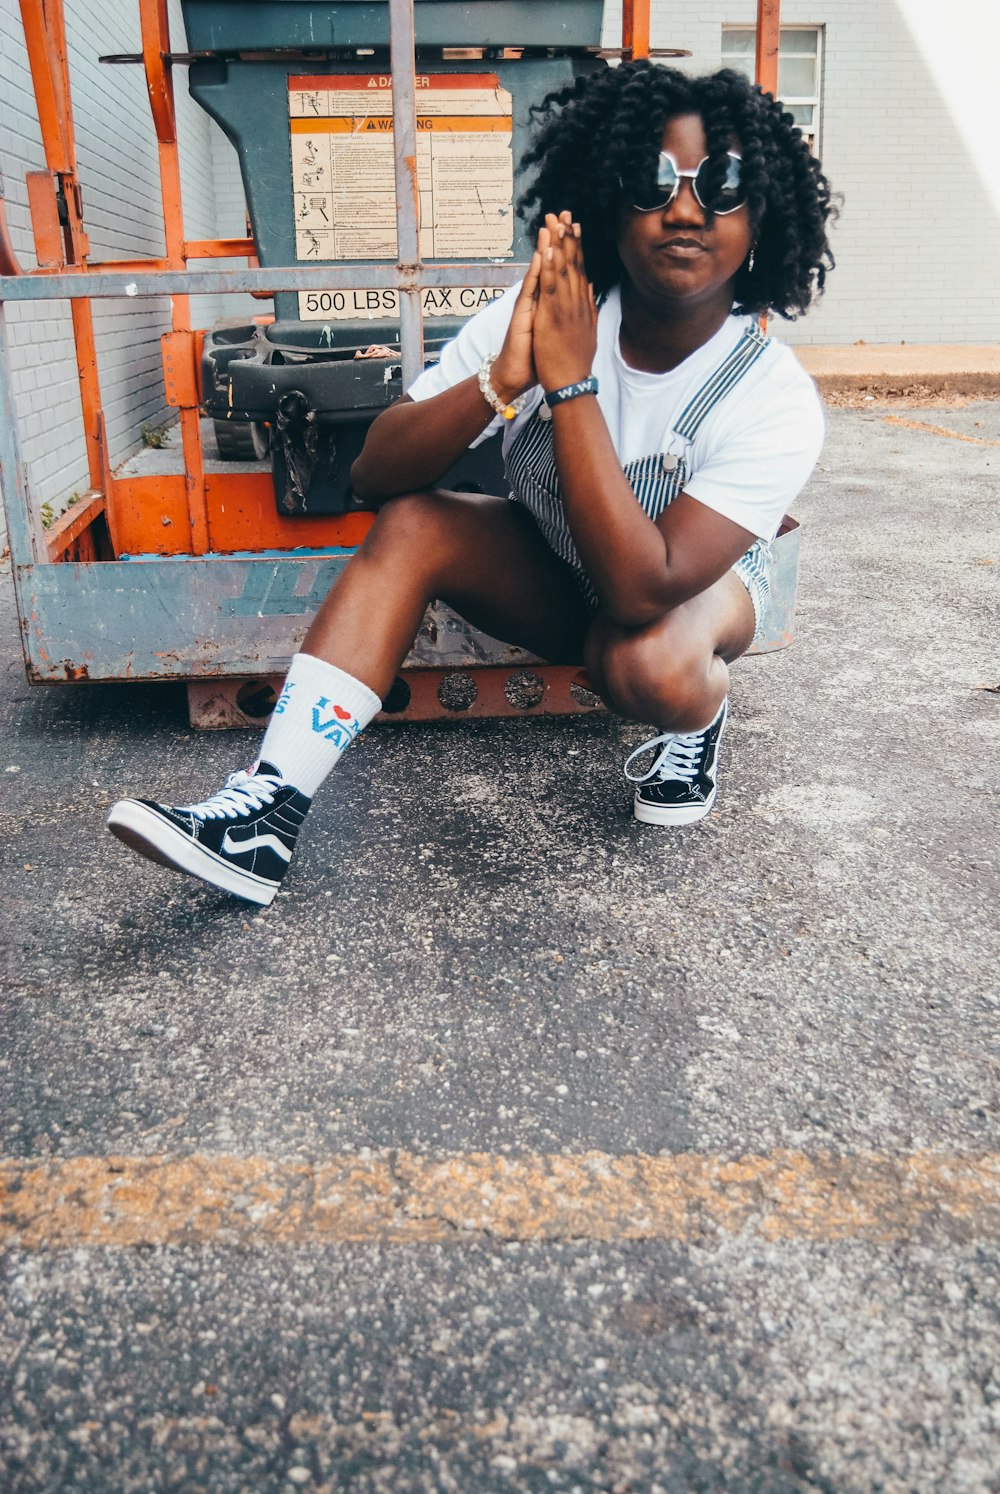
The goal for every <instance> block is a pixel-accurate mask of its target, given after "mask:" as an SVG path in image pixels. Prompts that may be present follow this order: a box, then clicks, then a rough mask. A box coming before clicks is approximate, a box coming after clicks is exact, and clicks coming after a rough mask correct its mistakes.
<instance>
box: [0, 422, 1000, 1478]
mask: <svg viewBox="0 0 1000 1494" xmlns="http://www.w3.org/2000/svg"><path fill="white" fill-rule="evenodd" d="M998 474H1000V403H997V402H988V401H983V402H982V403H978V404H968V405H964V406H962V407H959V408H952V407H949V408H941V409H939V410H935V409H932V408H931V409H929V408H928V407H927V406H926V405H924V406H921V407H920V408H917V409H912V410H908V409H906V408H903V407H899V406H896V407H894V408H892V409H891V410H889V409H882V408H879V407H876V406H875V405H873V406H872V408H871V409H861V410H851V409H835V410H831V411H830V433H829V440H828V443H827V446H826V449H825V451H824V454H823V456H822V458H821V460H820V465H819V468H818V469H817V471H816V473H815V474H814V476H813V478H812V480H811V481H810V484H809V486H808V488H807V490H806V492H805V493H804V494H803V496H802V499H801V501H800V503H799V504H798V506H797V508H796V513H797V515H798V517H799V518H800V519H801V520H802V524H803V553H802V576H801V582H800V600H799V609H798V627H797V639H796V642H795V644H794V646H793V647H792V648H790V649H788V650H786V651H783V652H781V653H775V654H771V655H766V656H761V657H755V658H751V659H747V660H744V661H742V662H741V663H740V664H739V665H737V666H736V668H735V669H734V671H733V688H732V697H731V699H732V723H731V727H730V730H729V735H728V738H727V741H726V744H725V747H724V758H723V766H722V770H721V775H720V794H719V799H718V803H717V806H716V808H715V810H714V811H713V813H712V814H711V816H710V817H709V818H708V819H707V820H706V821H704V822H703V823H701V824H700V825H696V826H691V827H688V828H686V829H683V830H681V831H676V832H671V831H665V830H661V829H658V828H655V827H649V826H640V825H638V824H636V823H635V822H634V821H633V820H632V818H631V816H630V808H629V796H628V793H627V792H626V787H625V785H624V782H623V780H622V778H621V772H620V769H621V762H622V760H623V758H624V756H625V754H626V752H627V751H628V750H630V749H631V748H632V747H633V746H635V745H637V744H638V743H639V742H640V741H641V740H643V738H644V736H645V735H647V734H648V733H647V732H646V731H645V728H643V727H642V726H639V725H635V724H627V723H623V722H621V721H618V720H616V719H612V718H609V717H606V716H602V717H586V718H564V719H558V720H556V719H553V720H544V719H524V720H507V721H503V722H497V723H493V722H465V723H464V724H463V723H462V722H448V723H442V724H440V725H437V724H435V725H429V726H420V725H409V726H384V727H382V726H380V727H377V728H370V729H369V730H368V731H366V732H365V734H364V736H363V738H362V739H361V741H360V742H359V743H358V744H356V745H355V747H354V748H352V749H351V752H350V753H349V754H348V755H347V756H346V757H345V758H344V760H343V762H342V763H341V764H340V766H339V767H338V769H337V771H336V773H335V775H334V777H333V778H331V780H330V781H329V783H328V784H327V785H326V787H325V789H324V790H323V791H322V793H321V796H320V797H319V798H318V800H317V803H316V805H315V807H314V809H313V811H312V813H311V815H310V818H309V820H308V822H307V825H306V829H305V831H304V833H303V837H302V840H301V842H300V851H299V853H298V855H297V857H296V860H295V862H294V863H293V866H292V869H291V871H290V873H289V876H288V879H287V881H286V883H285V886H284V888H283V889H282V891H281V892H280V894H279V896H278V897H277V899H276V900H275V902H274V904H273V905H272V907H271V908H269V909H267V910H265V911H263V912H256V911H254V910H252V909H250V908H248V907H247V906H245V905H242V904H239V903H237V902H235V901H233V900H231V899H228V898H226V897H225V896H224V895H223V894H216V893H213V892H211V891H209V890H206V889H205V888H203V887H201V886H200V885H199V884H196V883H194V882H191V881H188V880H185V879H182V878H180V877H177V876H174V875H172V874H171V873H169V872H167V871H165V870H163V869H161V868H157V867H155V866H152V865H150V864H148V863H145V862H143V861H141V860H139V859H136V858H134V857H133V856H131V855H130V853H129V852H128V851H127V850H126V849H125V848H124V847H123V846H121V845H120V844H118V843H117V842H115V841H113V840H112V839H111V838H110V837H108V836H107V835H106V833H105V832H104V830H103V817H104V814H105V812H106V810H107V807H108V805H109V804H110V803H111V802H112V801H113V800H114V799H115V798H117V797H120V796H121V795H123V794H129V793H144V794H152V795H155V796H159V797H165V798H170V799H173V800H175V801H185V800H190V799H194V798H198V797H201V796H202V795H204V794H205V793H207V792H209V791H212V790H214V789H215V788H217V787H218V786H219V784H220V782H221V779H222V777H223V776H224V775H225V774H226V773H227V772H228V771H230V770H231V769H232V768H234V767H237V766H242V765H244V764H245V762H246V761H248V760H249V759H250V758H251V757H252V756H253V755H254V744H255V741H256V738H255V737H254V736H253V735H251V734H247V733H233V732H222V733H211V734H208V733H202V734H199V733H195V732H193V731H192V730H191V729H190V727H189V726H188V724H187V717H186V709H185V696H184V692H183V690H182V689H181V688H179V687H174V686H162V685H161V686H155V687H154V686H144V685H135V684H132V685H120V686H119V685H115V686H94V685H73V686H62V687H51V688H32V687H29V686H28V685H27V684H26V682H25V679H24V673H23V666H22V662H21V658H20V653H19V645H18V640H17V625H16V618H15V614H14V607H13V598H12V591H11V582H10V574H9V562H4V564H3V567H2V575H0V671H2V675H3V680H4V683H5V689H4V692H3V699H2V700H0V732H2V737H0V778H2V784H3V789H4V793H3V797H2V799H0V858H2V869H3V877H4V890H5V896H4V898H3V901H2V903H0V936H2V945H0V1003H2V1021H3V1030H4V1035H5V1038H4V1043H3V1049H2V1057H0V1126H2V1135H3V1144H2V1151H0V1185H2V1187H0V1192H2V1202H0V1246H2V1248H3V1273H4V1274H3V1280H4V1308H3V1318H2V1327H0V1370H2V1375H3V1378H2V1383H0V1484H2V1486H3V1488H4V1489H5V1490H11V1491H22V1490H23V1491H29V1490H31V1491H36V1490H45V1491H48V1490H63V1489H72V1490H74V1491H85V1494H90V1491H94V1494H97V1491H101V1494H104V1491H119V1490H121V1491H126V1490H127V1491H146V1490H160V1489H170V1490H175V1489H176V1490H183V1491H200V1490H210V1491H212V1494H216V1491H218V1494H223V1491H234V1494H235V1491H243V1490H246V1491H270V1490H281V1491H285V1490H292V1489H296V1488H299V1489H306V1490H310V1489H313V1490H320V1489H326V1490H341V1489H350V1490H357V1491H364V1494H368V1491H371V1494H383V1491H386V1494H388V1491H392V1494H409V1491H413V1494H417V1491H437V1490H445V1491H458V1494H506V1491H511V1494H515V1491H516V1494H520V1491H532V1494H534V1491H542V1490H545V1491H549V1490H565V1491H577V1490H578V1491H591V1490H606V1491H613V1494H645V1491H649V1494H657V1491H660V1494H665V1491H670V1494H673V1491H688V1490H716V1489H719V1490H737V1491H743V1490H765V1491H779V1494H792V1491H805V1490H824V1491H831V1494H832V1491H836V1494H841V1491H855V1490H858V1491H863V1490H879V1491H927V1490H935V1491H937V1490H945V1491H951V1490H955V1491H976V1494H978V1491H984V1494H985V1491H991V1490H992V1491H996V1490H998V1489H1000V1474H998V1469H1000V1314H998V1311H997V1307H998V1293H997V1280H998V1271H1000V1085H998V1076H1000V1061H998V1046H997V1025H998V1016H1000V987H998V981H997V974H996V971H997V967H998V955H1000V948H998V945H1000V940H998V918H997V907H998V878H997V844H998V835H997V829H998V826H997V788H998V778H1000V774H998V758H1000V754H998V743H1000V657H998V649H997V641H998V631H1000V629H998V615H1000V605H998V578H1000V545H998V531H1000V523H998V516H997V490H998V482H997V478H998Z"/></svg>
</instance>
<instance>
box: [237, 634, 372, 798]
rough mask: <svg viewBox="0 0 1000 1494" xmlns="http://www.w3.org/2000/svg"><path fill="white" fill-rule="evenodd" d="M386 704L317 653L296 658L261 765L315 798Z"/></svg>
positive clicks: (264, 745)
mask: <svg viewBox="0 0 1000 1494" xmlns="http://www.w3.org/2000/svg"><path fill="white" fill-rule="evenodd" d="M381 705H382V702H381V701H380V700H379V698H378V696H377V695H376V694H375V692H374V690H369V688H368V686H367V685H363V684H362V683H361V681H360V680H356V679H355V678H354V676H353V675H351V674H348V673H347V672H346V671H345V670H343V669H338V668H337V666H336V664H327V663H325V662H324V661H323V660H322V659H317V658H314V656H313V655H312V654H296V655H295V656H294V658H293V659H292V664H291V668H290V669H289V671H288V674H287V676H286V677H285V685H284V689H283V690H282V692H281V694H280V695H279V696H278V700H277V703H276V705H275V707H274V714H273V716H272V717H271V720H270V723H269V725H268V728H267V731H266V732H265V733H264V740H263V742H262V743H261V745H260V757H259V758H258V762H265V763H273V764H274V766H275V767H276V768H277V769H278V772H279V773H280V774H281V776H282V778H283V779H284V780H285V782H286V783H290V784H292V785H293V786H294V787H295V788H297V789H298V791H299V793H300V794H306V795H307V796H308V798H310V799H311V798H312V797H313V795H314V794H315V792H316V790H317V789H318V788H319V786H320V784H321V783H322V782H323V779H324V778H325V777H326V775H327V774H328V773H329V772H330V769H331V768H332V767H333V766H334V764H335V763H336V761H337V759H338V758H339V757H340V755H341V753H342V752H343V751H344V748H345V747H349V746H350V745H351V743H352V742H353V741H354V738H355V737H356V736H357V735H358V732H360V731H363V730H364V728H365V727H366V726H367V725H368V723H369V721H370V720H371V719H372V717H373V716H374V715H376V714H377V712H378V711H379V709H380V708H381Z"/></svg>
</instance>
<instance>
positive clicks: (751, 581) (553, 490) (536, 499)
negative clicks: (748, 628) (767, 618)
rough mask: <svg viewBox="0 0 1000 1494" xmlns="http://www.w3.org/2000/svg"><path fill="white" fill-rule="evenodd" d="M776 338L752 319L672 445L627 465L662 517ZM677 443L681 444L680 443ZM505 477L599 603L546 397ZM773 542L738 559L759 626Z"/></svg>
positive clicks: (515, 447)
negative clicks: (700, 445) (569, 506)
mask: <svg viewBox="0 0 1000 1494" xmlns="http://www.w3.org/2000/svg"><path fill="white" fill-rule="evenodd" d="M769 343H770V338H769V337H766V336H765V335H764V333H763V332H761V331H760V329H759V328H758V327H749V328H747V330H746V331H745V332H744V333H743V335H742V337H741V338H740V340H739V342H738V343H737V344H736V346H735V347H734V348H733V349H732V351H731V352H730V353H729V354H728V355H727V357H726V358H724V359H723V361H722V362H721V363H720V364H719V366H718V368H716V369H715V371H714V373H712V374H711V375H710V377H709V378H708V379H706V380H705V382H704V384H702V386H701V388H700V389H699V390H698V391H697V393H696V394H694V395H693V397H692V398H691V399H690V400H689V401H688V403H687V405H686V406H685V408H684V410H683V412H682V413H681V416H680V419H679V420H678V421H677V423H676V424H675V426H674V428H673V430H672V431H671V432H668V437H669V439H668V442H667V450H666V451H657V452H654V453H653V454H652V455H651V456H645V457H639V458H637V459H636V460H635V461H634V462H629V463H628V465H627V466H626V467H625V468H624V472H625V477H626V479H627V481H628V484H629V486H630V488H631V489H632V492H633V493H634V494H635V496H636V499H637V500H638V502H639V504H640V506H641V508H642V510H643V512H644V513H646V514H648V515H649V517H650V518H651V519H653V520H656V519H658V518H659V516H660V514H662V512H663V510H664V509H665V508H666V507H667V505H668V504H669V503H672V502H673V500H674V499H675V498H676V497H677V496H678V494H679V493H682V492H683V491H684V485H685V483H686V482H687V480H688V478H689V476H690V475H691V474H690V470H689V467H688V459H687V452H688V451H689V449H690V446H691V443H692V442H693V441H694V438H695V436H696V435H697V434H698V431H699V429H700V428H701V425H702V422H703V421H704V420H705V417H706V416H707V415H708V413H709V411H710V410H712V409H714V407H715V406H716V405H717V404H718V403H719V401H720V400H723V399H725V397H726V395H727V394H728V393H729V391H730V390H731V389H732V388H733V387H734V386H735V385H736V384H738V383H739V381H740V379H741V378H742V377H743V375H744V374H745V373H746V371H747V369H748V368H750V367H751V365H752V364H754V363H756V361H757V359H758V358H759V357H760V356H761V354H762V353H763V352H764V350H765V349H766V348H767V347H768V345H769ZM675 446H676V447H677V448H679V449H678V450H677V451H675V450H674V449H673V448H674V447H675ZM507 477H508V480H509V482H510V487H511V494H510V496H511V498H512V499H513V501H514V502H515V503H520V504H522V505H523V506H524V507H525V508H526V509H527V510H528V512H529V513H530V514H531V516H532V518H533V519H534V521H535V523H536V524H537V525H538V528H539V529H540V530H541V532H542V534H543V535H544V536H545V539H546V540H547V542H548V544H549V545H550V546H551V548H552V549H553V550H554V551H555V553H556V554H557V555H558V556H559V558H560V559H561V560H564V561H566V563H567V564H568V565H569V566H570V567H571V568H572V570H573V571H574V572H575V574H576V577H577V579H578V581H579V583H580V586H581V588H582V590H583V593H584V595H585V596H586V598H587V601H588V602H589V603H590V605H591V606H592V607H595V608H596V606H597V605H598V598H597V594H596V592H595V591H594V588H593V587H592V585H591V584H590V578H589V577H588V575H587V572H586V571H585V570H584V567H583V563H582V561H581V560H580V556H579V555H578V553H577V549H576V545H575V544H574V543H573V536H572V534H571V533H570V530H569V525H568V524H567V522H566V515H565V512H564V510H563V505H562V499H561V498H560V496H559V477H558V474H557V472H556V463H555V456H554V448H553V438H552V420H551V411H550V410H549V408H548V406H547V405H546V404H545V403H544V401H543V402H542V403H541V404H540V405H539V406H538V408H537V410H536V411H535V412H534V414H533V415H532V416H531V418H530V419H529V420H527V421H526V422H525V424H524V426H523V428H522V429H521V430H520V431H518V433H517V435H516V436H515V437H514V439H513V441H512V442H511V444H510V447H509V449H508V451H507ZM770 568H771V547H770V545H769V544H768V543H767V542H766V541H765V540H760V539H759V540H756V541H755V542H754V543H753V544H752V545H751V546H750V549H749V550H747V551H746V552H745V554H743V555H741V556H740V558H739V560H738V561H737V562H736V564H735V565H734V566H733V568H732V569H733V570H734V571H735V573H736V575H737V576H739V578H740V580H741V581H742V582H743V585H744V586H745V587H746V589H747V591H748V592H749V593H750V600H751V602H752V603H753V609H754V614H755V616H756V619H757V630H758V631H759V629H760V622H761V616H762V613H763V610H764V606H765V603H766V602H767V598H768V594H769V591H770V581H769V574H770Z"/></svg>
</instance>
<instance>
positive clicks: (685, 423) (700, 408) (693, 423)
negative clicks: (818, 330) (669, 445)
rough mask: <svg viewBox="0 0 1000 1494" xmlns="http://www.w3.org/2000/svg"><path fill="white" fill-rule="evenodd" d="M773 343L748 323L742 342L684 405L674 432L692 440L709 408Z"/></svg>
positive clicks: (737, 381)
mask: <svg viewBox="0 0 1000 1494" xmlns="http://www.w3.org/2000/svg"><path fill="white" fill-rule="evenodd" d="M770 345H771V339H770V338H769V337H768V336H767V335H766V333H764V332H762V331H761V330H760V328H759V327H758V326H756V325H754V326H751V327H748V328H747V329H746V331H745V332H744V333H743V335H742V337H741V338H740V340H739V342H738V343H737V344H736V346H735V347H734V348H733V350H732V352H730V353H729V354H728V355H727V356H726V357H725V358H724V359H723V360H722V362H721V363H720V364H719V366H718V368H717V369H716V370H715V372H714V373H713V374H712V375H711V376H710V377H709V378H708V379H706V381H705V383H704V384H702V386H701V388H700V389H699V390H698V392H697V394H695V395H694V396H693V397H692V398H691V399H690V400H689V401H688V403H687V405H686V406H685V408H684V410H683V412H682V414H681V417H680V419H679V420H678V421H677V423H676V424H675V426H674V434H675V435H677V436H682V437H683V438H684V440H685V441H693V440H694V438H695V436H696V435H697V434H698V430H699V428H700V426H701V423H702V421H703V420H704V419H705V417H706V415H708V413H709V411H710V410H711V409H712V408H713V407H714V406H715V405H717V404H718V403H719V401H720V399H724V398H725V396H726V395H727V394H728V393H729V391H730V389H732V388H733V386H734V385H735V384H738V383H739V381H740V379H742V377H743V375H744V374H745V373H746V371H747V369H748V368H750V367H751V366H752V365H753V364H754V363H756V362H757V359H758V358H759V357H760V355H761V354H762V353H763V352H765V351H766V350H767V348H769V347H770Z"/></svg>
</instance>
